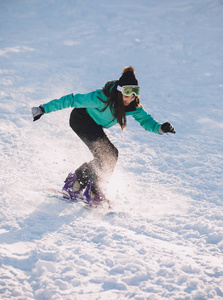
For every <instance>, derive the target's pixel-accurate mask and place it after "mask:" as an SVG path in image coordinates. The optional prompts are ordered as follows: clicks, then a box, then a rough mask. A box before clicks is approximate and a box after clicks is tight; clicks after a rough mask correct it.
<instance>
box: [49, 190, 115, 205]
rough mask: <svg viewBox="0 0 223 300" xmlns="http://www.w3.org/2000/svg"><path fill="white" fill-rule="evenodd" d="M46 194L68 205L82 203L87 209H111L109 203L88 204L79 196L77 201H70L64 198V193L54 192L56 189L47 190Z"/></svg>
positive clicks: (107, 201) (106, 201)
mask: <svg viewBox="0 0 223 300" xmlns="http://www.w3.org/2000/svg"><path fill="white" fill-rule="evenodd" d="M46 193H47V194H48V195H50V196H51V197H55V198H57V199H60V200H62V201H65V202H68V203H77V202H83V204H85V206H86V207H88V208H98V207H105V206H106V207H107V208H108V209H111V208H112V207H111V201H109V200H107V199H106V200H105V201H102V202H100V203H89V202H87V201H86V199H85V197H84V196H81V195H80V196H79V197H78V198H77V199H75V200H72V199H67V198H65V197H64V193H63V192H62V191H59V190H56V189H47V190H46Z"/></svg>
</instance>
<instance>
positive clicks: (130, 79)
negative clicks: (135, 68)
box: [118, 71, 138, 87]
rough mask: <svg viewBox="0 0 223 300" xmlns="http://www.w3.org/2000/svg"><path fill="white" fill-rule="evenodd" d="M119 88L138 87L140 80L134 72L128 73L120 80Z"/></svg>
mask: <svg viewBox="0 0 223 300" xmlns="http://www.w3.org/2000/svg"><path fill="white" fill-rule="evenodd" d="M118 85H119V86H121V87H122V86H124V85H138V80H137V79H136V77H135V74H134V73H133V72H132V71H126V72H125V73H123V74H122V76H121V77H120V78H119V80H118Z"/></svg>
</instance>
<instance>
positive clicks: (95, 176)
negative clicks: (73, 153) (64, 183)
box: [70, 108, 118, 194]
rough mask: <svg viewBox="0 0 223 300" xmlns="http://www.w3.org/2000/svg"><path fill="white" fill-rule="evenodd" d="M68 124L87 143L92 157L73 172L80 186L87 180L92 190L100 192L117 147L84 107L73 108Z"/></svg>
mask: <svg viewBox="0 0 223 300" xmlns="http://www.w3.org/2000/svg"><path fill="white" fill-rule="evenodd" d="M70 126H71V128H72V129H73V130H74V132H75V133H76V134H77V135H78V136H79V138H81V140H82V141H83V142H84V143H85V144H86V145H87V147H88V148H89V150H90V151H91V153H92V154H93V157H94V159H93V160H92V161H90V162H86V163H84V164H83V165H82V166H80V167H79V168H78V169H77V170H76V171H75V173H76V174H77V178H78V182H79V183H80V185H81V187H83V188H84V187H86V185H87V183H88V180H90V181H91V182H92V192H93V193H95V194H96V193H98V192H101V191H102V189H101V186H102V185H103V183H105V182H106V181H107V180H108V179H109V177H110V176H111V174H112V172H113V171H114V168H115V165H116V163H117V160H118V149H117V148H116V147H115V146H114V145H113V144H112V143H111V141H110V140H109V139H108V137H107V136H106V134H105V132H104V130H103V128H102V126H101V125H98V124H97V123H95V121H94V120H93V119H92V118H91V117H90V116H89V114H88V113H87V112H86V109H85V108H75V109H73V111H72V112H71V115H70Z"/></svg>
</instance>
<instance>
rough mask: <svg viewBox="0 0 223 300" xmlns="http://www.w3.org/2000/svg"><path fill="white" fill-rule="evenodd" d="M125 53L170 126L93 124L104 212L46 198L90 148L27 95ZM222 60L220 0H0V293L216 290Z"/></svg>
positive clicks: (221, 270) (63, 86)
mask: <svg viewBox="0 0 223 300" xmlns="http://www.w3.org/2000/svg"><path fill="white" fill-rule="evenodd" d="M126 65H132V66H134V67H135V70H136V75H137V78H138V80H139V83H140V86H141V89H142V92H141V101H142V104H143V105H144V107H145V109H146V110H147V111H148V112H149V113H151V115H152V116H153V117H154V118H155V119H157V120H158V121H160V122H165V121H170V122H171V123H172V124H173V125H174V127H175V129H176V132H177V133H176V135H171V136H167V135H165V136H164V135H163V136H159V135H156V134H153V133H149V132H146V131H145V130H144V129H143V128H141V127H140V126H139V124H137V122H135V120H134V119H133V118H131V117H129V118H128V126H127V128H126V130H125V132H124V133H122V132H121V130H120V128H119V126H118V125H117V126H114V127H113V128H111V129H109V130H106V133H107V134H108V136H109V137H110V138H111V140H112V142H113V143H114V144H115V145H116V146H117V148H118V149H119V161H118V164H117V168H116V170H115V173H114V175H113V177H112V179H111V182H110V185H109V191H108V194H109V196H110V198H111V200H112V201H113V204H114V205H113V209H112V210H111V211H108V210H106V209H99V210H91V211H89V210H86V209H85V208H84V207H83V205H82V204H81V203H77V204H69V203H66V202H63V201H60V200H59V199H56V198H52V197H49V196H48V195H47V194H46V193H45V189H47V188H61V187H62V185H63V181H64V179H65V178H66V175H67V174H68V173H69V172H70V171H74V170H75V169H76V168H77V167H78V166H79V165H80V164H82V163H83V162H85V161H88V160H90V159H91V154H90V153H89V151H88V149H87V148H86V146H84V144H83V143H82V142H81V141H80V140H79V139H78V137H77V136H76V135H75V134H74V133H73V131H72V130H71V129H70V127H69V115H70V112H71V109H69V108H68V109H66V110H62V111H58V112H55V113H51V114H48V115H44V116H43V117H42V118H41V119H40V120H38V121H36V122H33V121H32V116H31V107H33V106H38V105H40V104H42V103H46V102H48V101H50V100H52V99H54V98H60V97H61V96H63V95H66V94H70V93H78V92H80V93H85V92H89V91H92V90H94V89H97V88H100V87H102V86H103V85H104V83H105V82H106V81H108V80H113V79H118V78H119V77H120V76H121V72H122V69H123V68H124V67H125V66H126ZM222 67H223V2H222V0H196V1H194V0H169V1H161V0H158V1H157V0H138V1H133V0H122V1H118V0H113V1H108V0H104V1H100V0H94V1H90V0H73V1H72V0H67V1H62V0H45V1H43V0H18V1H12V0H11V1H8V0H1V1H0V95H1V106H0V117H1V118H0V122H1V123H0V138H1V142H0V148H1V157H0V165H1V168H0V172H1V190H0V195H1V209H0V211H1V229H0V243H1V245H0V247H1V248H0V255H1V259H0V277H1V278H0V298H1V299H39V300H40V299H70V300H73V299H152V300H157V299H222V298H223V256H222V251H223V211H222V204H223V202H222V201H223V199H222V198H223V197H222V194H223V193H222V192H223V180H222V170H223V168H222V165H223V163H222V152H223V143H222V130H223V118H222V117H223V105H222V104H223V103H222V99H223V98H222V94H223V68H222Z"/></svg>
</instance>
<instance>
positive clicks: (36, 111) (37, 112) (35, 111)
mask: <svg viewBox="0 0 223 300" xmlns="http://www.w3.org/2000/svg"><path fill="white" fill-rule="evenodd" d="M44 113H45V110H44V107H43V106H42V105H40V106H39V107H33V108H32V115H33V122H34V121H36V120H39V118H40V117H42V115H43V114H44Z"/></svg>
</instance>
